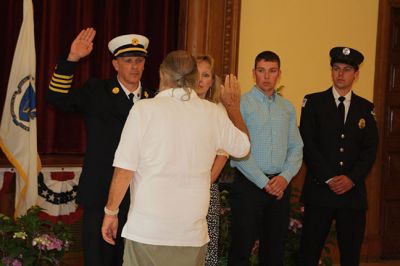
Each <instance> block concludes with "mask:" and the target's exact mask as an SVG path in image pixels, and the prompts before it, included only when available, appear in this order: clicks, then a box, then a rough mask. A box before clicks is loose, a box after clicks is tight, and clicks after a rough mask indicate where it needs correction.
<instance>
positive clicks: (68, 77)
mask: <svg viewBox="0 0 400 266" xmlns="http://www.w3.org/2000/svg"><path fill="white" fill-rule="evenodd" d="M95 34H96V32H95V30H94V29H93V28H87V29H84V30H82V31H81V32H80V33H79V35H78V36H77V37H76V39H75V40H74V41H73V42H72V44H71V48H70V52H69V55H68V57H67V59H66V60H62V61H60V62H59V63H58V65H57V66H56V69H55V72H54V74H53V76H52V79H51V82H50V85H49V89H48V91H47V101H48V102H49V103H51V104H52V105H54V106H56V107H57V108H60V109H62V110H64V111H69V112H79V113H81V114H82V115H83V117H84V121H85V126H86V133H87V149H86V154H85V159H84V164H83V168H82V174H81V176H80V180H79V187H78V196H77V201H78V203H80V204H81V205H82V206H83V207H84V214H83V225H82V242H83V251H84V252H83V253H84V261H85V265H89V266H91V265H96V266H97V265H121V264H122V255H123V249H124V248H123V240H122V238H121V236H120V232H121V230H122V226H123V225H124V223H125V221H126V217H127V212H128V208H129V193H127V195H125V198H124V200H123V203H122V204H121V207H120V212H119V214H118V215H119V219H120V225H119V233H118V236H117V239H116V245H115V246H112V245H110V244H108V243H106V242H105V241H104V240H103V238H102V235H101V225H102V222H103V217H104V210H103V207H104V206H105V204H106V202H107V196H108V190H109V186H110V183H111V179H112V174H113V171H114V168H113V166H112V162H113V159H114V153H115V150H116V148H117V146H118V143H119V140H120V136H121V132H122V128H123V126H124V124H125V120H126V118H127V116H128V113H129V111H130V109H131V107H132V105H133V104H134V102H135V101H137V100H140V99H142V98H148V97H152V96H153V93H152V92H151V91H150V90H146V89H144V88H143V87H142V86H141V82H140V79H141V76H142V73H143V69H144V63H145V59H146V57H147V46H148V43H149V40H148V39H147V38H146V37H144V36H142V35H136V34H129V35H122V36H119V37H116V38H114V39H112V40H111V41H110V42H109V44H108V47H109V50H110V52H111V53H112V54H113V57H114V58H113V60H112V65H113V66H114V69H115V70H116V72H117V75H116V76H115V77H114V78H112V79H109V80H100V79H95V78H91V79H89V80H88V81H87V82H86V83H85V84H84V85H83V86H82V87H80V88H71V86H72V82H73V74H74V68H75V66H76V65H77V62H78V61H79V60H80V59H81V58H83V57H85V56H87V55H89V54H90V53H91V51H92V49H93V39H94V36H95Z"/></svg>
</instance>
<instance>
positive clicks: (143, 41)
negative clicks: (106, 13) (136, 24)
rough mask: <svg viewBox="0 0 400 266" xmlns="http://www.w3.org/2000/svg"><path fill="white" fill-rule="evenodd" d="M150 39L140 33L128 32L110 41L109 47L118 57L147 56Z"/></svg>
mask: <svg viewBox="0 0 400 266" xmlns="http://www.w3.org/2000/svg"><path fill="white" fill-rule="evenodd" d="M148 45H149V39H147V37H145V36H143V35H139V34H127V35H121V36H118V37H115V38H114V39H112V40H111V41H110V42H109V43H108V49H109V50H110V52H111V53H112V54H113V55H114V57H115V58H117V57H124V56H143V57H147V47H148Z"/></svg>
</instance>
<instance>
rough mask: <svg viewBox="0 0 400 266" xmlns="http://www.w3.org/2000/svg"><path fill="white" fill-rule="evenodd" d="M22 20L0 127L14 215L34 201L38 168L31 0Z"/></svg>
mask: <svg viewBox="0 0 400 266" xmlns="http://www.w3.org/2000/svg"><path fill="white" fill-rule="evenodd" d="M23 1H24V5H23V19H22V25H21V30H20V32H19V36H18V41H17V46H16V48H15V52H14V58H13V62H12V66H11V72H10V78H9V80H8V87H7V94H6V100H5V104H4V108H3V116H2V118H1V126H0V145H1V149H2V150H3V152H4V154H5V155H6V156H7V158H8V160H9V161H10V162H11V164H12V165H13V166H14V167H15V170H16V172H17V175H16V187H15V190H16V191H15V216H16V217H17V216H20V215H22V214H25V213H26V210H27V209H29V208H30V207H31V206H32V205H35V204H36V201H37V198H38V188H37V176H38V173H39V171H40V168H41V164H40V158H39V156H38V152H37V135H36V89H35V75H36V54H35V36H34V24H33V5H32V0H23Z"/></svg>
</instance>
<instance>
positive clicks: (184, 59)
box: [160, 50, 199, 100]
mask: <svg viewBox="0 0 400 266" xmlns="http://www.w3.org/2000/svg"><path fill="white" fill-rule="evenodd" d="M160 72H161V73H162V74H163V75H162V76H163V79H165V80H163V81H162V83H163V84H164V85H165V84H167V85H168V86H170V87H174V88H183V89H184V90H185V91H186V96H185V97H182V99H183V100H184V98H185V100H189V99H190V93H191V91H192V89H194V88H196V86H197V81H198V78H199V73H198V71H197V63H196V60H195V59H194V57H193V56H192V55H191V54H190V53H188V52H186V51H183V50H178V51H172V52H170V53H169V54H168V55H167V56H166V57H165V59H164V60H163V62H162V64H161V66H160Z"/></svg>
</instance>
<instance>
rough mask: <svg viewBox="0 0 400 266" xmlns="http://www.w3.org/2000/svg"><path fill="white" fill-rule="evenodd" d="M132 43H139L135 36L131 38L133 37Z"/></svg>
mask: <svg viewBox="0 0 400 266" xmlns="http://www.w3.org/2000/svg"><path fill="white" fill-rule="evenodd" d="M132 44H133V45H134V46H136V45H138V44H139V40H138V39H136V38H133V39H132Z"/></svg>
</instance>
